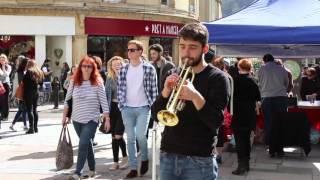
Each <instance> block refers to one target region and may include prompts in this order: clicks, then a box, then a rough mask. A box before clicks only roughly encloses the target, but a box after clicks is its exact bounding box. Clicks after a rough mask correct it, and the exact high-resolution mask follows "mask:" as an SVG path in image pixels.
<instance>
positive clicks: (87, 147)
mask: <svg viewBox="0 0 320 180" xmlns="http://www.w3.org/2000/svg"><path fill="white" fill-rule="evenodd" d="M73 126H74V129H75V130H76V133H77V135H78V137H79V149H78V159H77V166H76V172H75V174H78V175H79V176H80V175H81V173H82V169H83V166H84V164H85V163H86V160H88V166H89V170H90V171H94V170H95V166H96V161H95V159H94V151H93V146H92V139H93V137H94V135H95V133H96V130H97V127H98V123H97V122H95V121H90V122H88V123H87V124H82V123H78V122H75V121H73Z"/></svg>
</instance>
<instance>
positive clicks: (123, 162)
mask: <svg viewBox="0 0 320 180" xmlns="http://www.w3.org/2000/svg"><path fill="white" fill-rule="evenodd" d="M127 167H128V156H127V157H123V158H122V160H121V162H120V164H119V168H120V169H126V168H127Z"/></svg>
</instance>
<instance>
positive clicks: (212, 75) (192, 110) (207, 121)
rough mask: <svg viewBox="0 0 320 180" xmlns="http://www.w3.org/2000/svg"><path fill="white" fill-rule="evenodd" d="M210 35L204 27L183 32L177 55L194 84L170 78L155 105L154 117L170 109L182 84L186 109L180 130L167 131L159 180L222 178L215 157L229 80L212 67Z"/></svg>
mask: <svg viewBox="0 0 320 180" xmlns="http://www.w3.org/2000/svg"><path fill="white" fill-rule="evenodd" d="M208 36H209V33H208V30H207V28H206V27H205V26H203V25H202V24H200V23H190V24H186V25H185V26H184V27H182V28H181V30H180V31H179V34H178V37H179V54H180V55H181V60H182V63H183V64H185V65H186V66H187V67H191V68H192V70H193V72H194V75H195V76H194V80H193V82H190V81H186V82H180V81H179V80H180V77H179V75H178V74H177V73H173V74H171V75H169V76H168V77H167V78H166V80H165V83H164V88H163V90H162V92H161V94H160V95H159V96H158V98H157V100H156V102H155V103H154V106H155V110H156V112H159V111H160V110H163V109H166V106H167V103H168V100H169V96H170V94H171V93H172V90H173V88H174V87H175V86H176V85H177V83H178V82H180V83H183V84H182V90H181V92H180V94H178V95H176V96H177V97H178V98H179V99H180V100H182V101H184V103H185V106H184V108H183V109H182V110H181V111H178V112H177V113H176V115H177V117H178V119H179V122H178V124H177V125H176V126H171V127H169V126H165V128H164V131H163V133H162V140H161V148H160V152H161V153H160V179H161V180H168V179H170V180H178V179H210V180H215V179H217V177H218V175H217V174H218V165H217V162H216V159H215V156H214V152H215V144H216V139H217V137H216V136H217V130H218V128H219V127H220V126H221V124H222V121H223V110H224V108H225V107H226V105H227V102H228V96H229V95H230V94H229V84H228V78H227V77H226V76H225V74H224V73H223V72H222V71H221V70H219V69H218V68H216V67H213V66H211V65H208V64H207V63H206V62H205V60H204V54H205V53H207V52H208V49H209V45H208Z"/></svg>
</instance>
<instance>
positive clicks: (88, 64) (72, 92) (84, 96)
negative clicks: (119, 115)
mask: <svg viewBox="0 0 320 180" xmlns="http://www.w3.org/2000/svg"><path fill="white" fill-rule="evenodd" d="M71 98H72V113H71V118H67V113H68V109H69V105H68V101H69V100H70V99H71ZM100 106H101V107H102V109H103V118H104V119H105V124H104V127H105V129H106V130H107V131H108V130H109V129H110V118H109V107H108V102H107V98H106V93H105V88H104V84H103V80H102V78H101V76H100V74H99V71H98V70H97V65H96V63H95V62H94V60H93V59H92V58H91V57H88V56H85V57H84V58H83V59H82V60H81V61H80V64H79V68H78V69H77V71H76V73H75V75H74V77H73V80H72V81H71V82H70V85H69V88H68V92H67V96H66V99H65V103H64V112H63V118H62V124H63V125H64V126H65V125H66V124H67V123H68V122H69V121H70V120H72V122H73V126H74V129H75V131H76V133H77V135H78V137H79V145H78V147H79V150H78V159H77V165H76V171H75V172H74V174H73V175H72V176H71V177H70V179H73V180H78V179H80V177H81V175H82V171H83V167H84V165H85V163H86V161H88V166H89V170H90V171H89V173H88V175H87V176H89V177H94V176H95V171H96V162H95V157H94V150H93V145H92V142H93V141H92V138H93V137H94V134H95V133H96V130H97V126H98V121H99V118H100Z"/></svg>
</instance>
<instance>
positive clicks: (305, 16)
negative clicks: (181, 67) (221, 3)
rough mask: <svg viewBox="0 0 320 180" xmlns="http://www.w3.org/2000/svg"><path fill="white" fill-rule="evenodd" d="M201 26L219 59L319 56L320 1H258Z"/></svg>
mask: <svg viewBox="0 0 320 180" xmlns="http://www.w3.org/2000/svg"><path fill="white" fill-rule="evenodd" d="M204 25H205V26H207V28H208V30H209V33H210V38H209V43H210V44H214V45H216V47H217V53H218V54H221V55H232V56H261V55H262V54H264V53H266V52H268V53H273V54H275V55H276V56H278V57H319V56H320V1H319V0H303V1H302V0H257V1H255V2H253V3H252V4H251V5H249V6H248V7H247V8H245V9H243V10H241V11H239V12H237V13H235V14H233V15H230V16H227V17H225V18H222V19H219V20H216V21H213V22H205V23H204Z"/></svg>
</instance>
